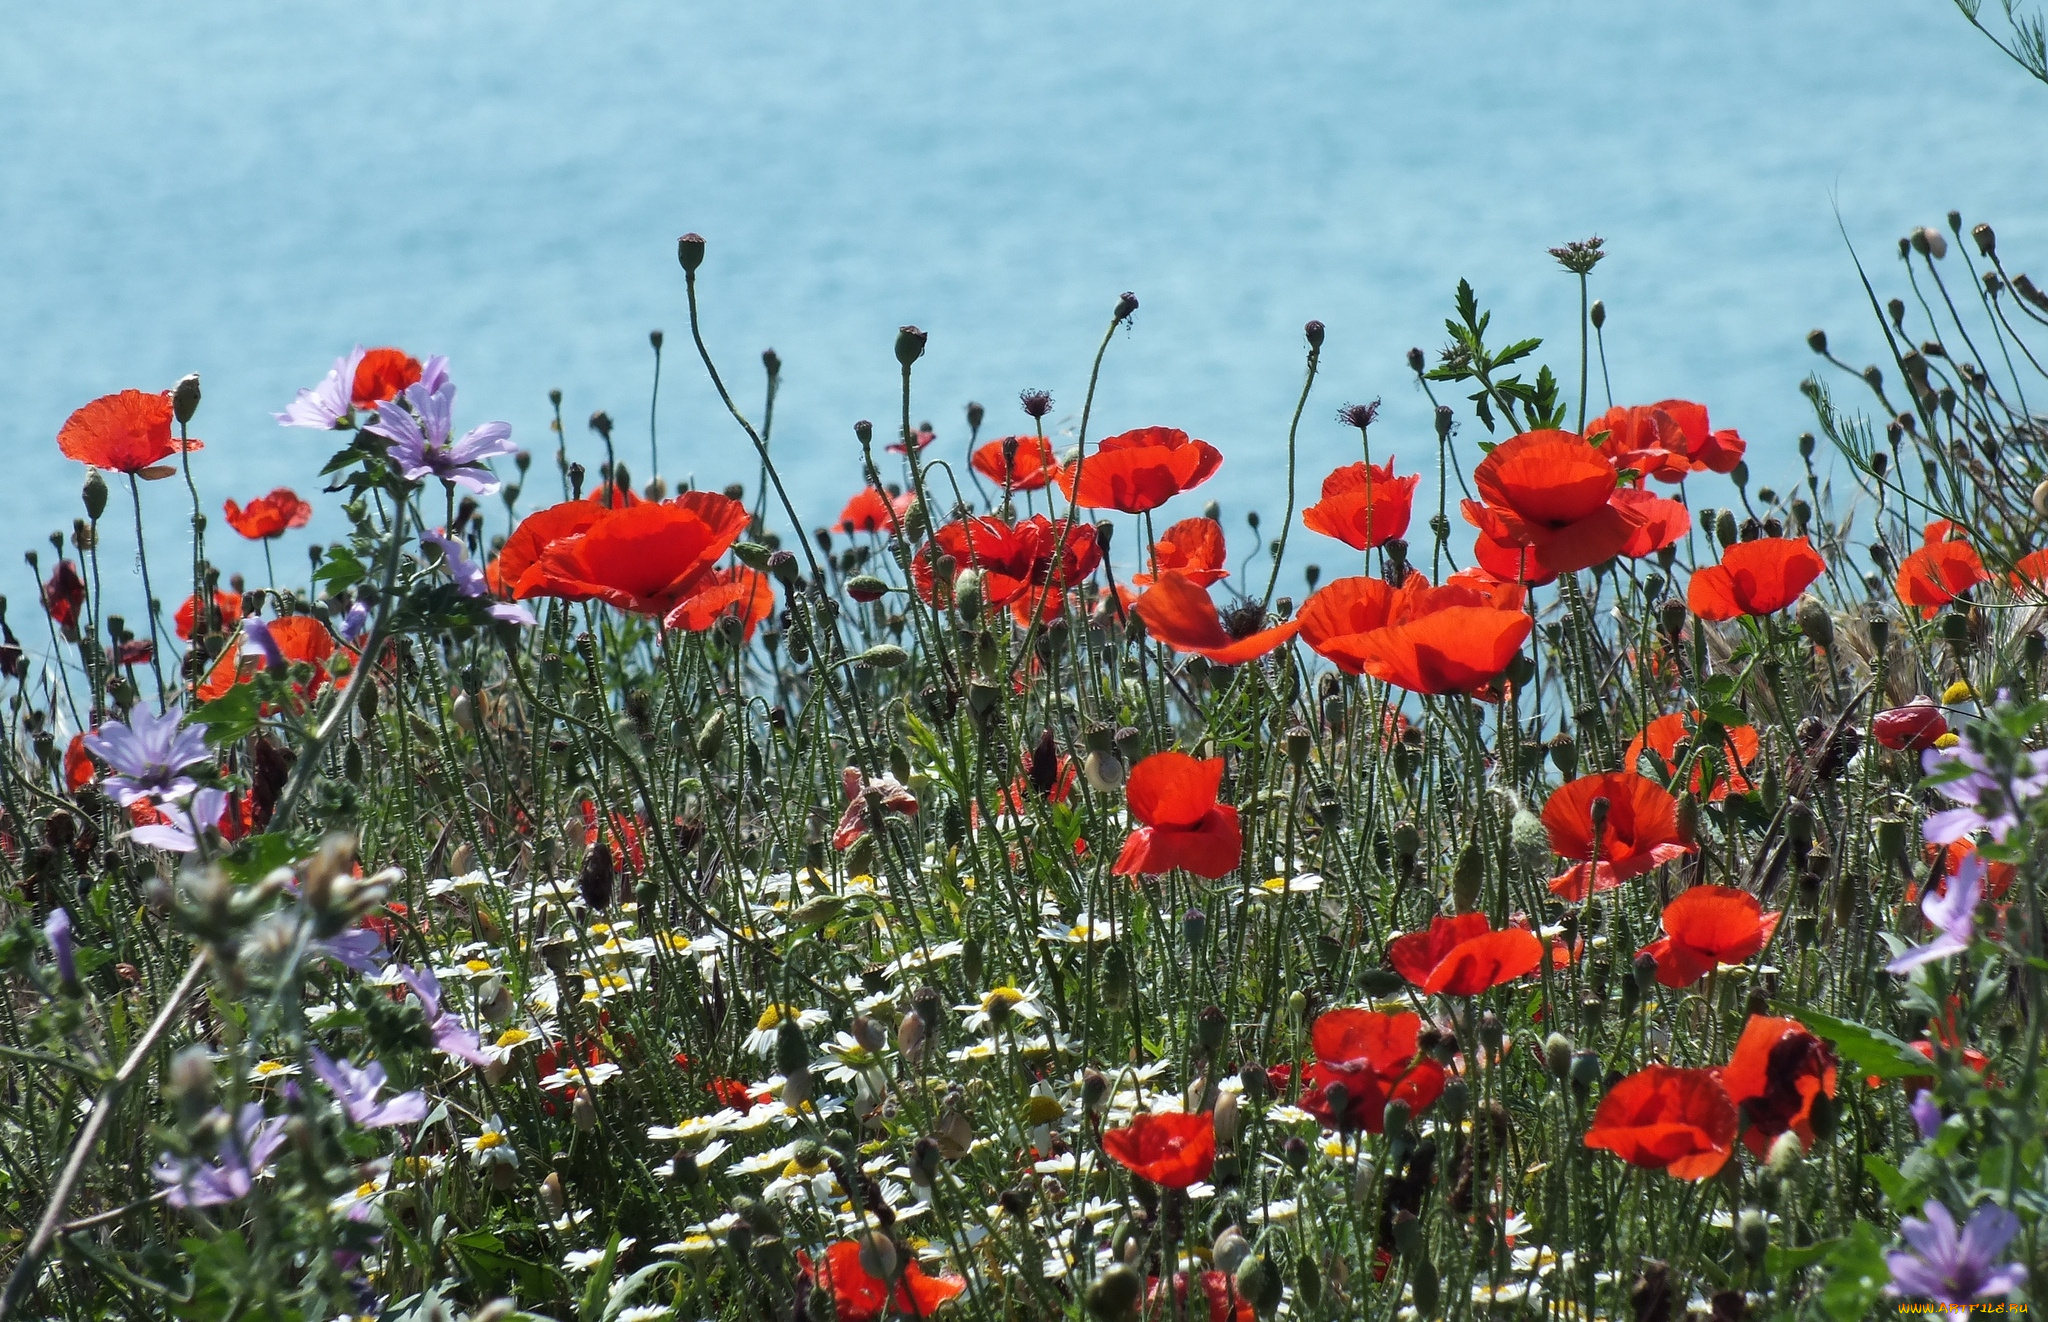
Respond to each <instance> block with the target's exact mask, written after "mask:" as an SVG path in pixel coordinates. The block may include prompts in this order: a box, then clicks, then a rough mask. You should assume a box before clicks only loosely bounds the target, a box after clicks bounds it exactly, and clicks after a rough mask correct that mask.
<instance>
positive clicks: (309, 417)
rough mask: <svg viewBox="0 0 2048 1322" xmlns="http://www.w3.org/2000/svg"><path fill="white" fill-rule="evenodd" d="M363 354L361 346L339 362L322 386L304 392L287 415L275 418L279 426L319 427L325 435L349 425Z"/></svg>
mask: <svg viewBox="0 0 2048 1322" xmlns="http://www.w3.org/2000/svg"><path fill="white" fill-rule="evenodd" d="M363 353H364V349H363V346H362V345H360V344H358V345H357V346H356V347H355V349H354V350H353V351H351V352H350V353H349V355H348V356H347V357H346V358H337V359H335V360H334V367H333V368H332V369H331V370H330V371H329V372H328V373H327V375H326V376H325V377H324V378H322V379H321V382H320V384H319V385H317V386H314V387H313V388H312V389H311V390H301V391H300V392H299V395H298V398H297V399H294V400H293V401H292V402H291V403H289V404H287V405H285V406H284V412H282V413H278V414H274V415H273V416H274V417H276V419H277V422H278V425H279V426H281V427H317V428H319V429H320V430H321V431H333V430H334V429H335V428H337V427H341V426H344V425H346V424H347V422H348V419H349V415H350V414H351V413H353V412H354V411H355V404H354V395H355V384H356V368H357V367H358V366H359V365H361V363H362V361H363Z"/></svg>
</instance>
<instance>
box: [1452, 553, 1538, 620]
mask: <svg viewBox="0 0 2048 1322" xmlns="http://www.w3.org/2000/svg"><path fill="white" fill-rule="evenodd" d="M1444 586H1445V587H1447V588H1470V589H1471V590H1472V591H1474V592H1477V593H1478V594H1479V595H1480V596H1481V597H1483V598H1485V599H1486V604H1487V605H1489V606H1491V607H1493V608H1494V609H1495V610H1504V611H1518V610H1525V609H1527V608H1528V605H1529V588H1530V587H1531V586H1532V585H1530V584H1525V583H1518V582H1516V581H1515V580H1514V579H1512V578H1502V577H1501V576H1500V575H1498V574H1495V573H1493V572H1492V571H1491V570H1489V569H1487V567H1486V566H1485V565H1483V564H1482V565H1471V566H1468V567H1467V568H1464V569H1460V570H1459V571H1458V572H1457V573H1455V574H1453V575H1451V576H1450V577H1449V578H1447V579H1445V580H1444Z"/></svg>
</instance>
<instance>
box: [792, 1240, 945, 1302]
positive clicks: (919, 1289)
mask: <svg viewBox="0 0 2048 1322" xmlns="http://www.w3.org/2000/svg"><path fill="white" fill-rule="evenodd" d="M896 1254H897V1257H898V1261H899V1262H900V1264H901V1265H900V1267H899V1268H898V1271H897V1274H896V1278H895V1282H894V1284H895V1290H894V1292H893V1293H892V1292H891V1290H890V1284H891V1283H890V1282H889V1281H885V1280H883V1279H881V1278H880V1277H878V1276H875V1275H873V1274H872V1273H870V1272H869V1271H868V1269H867V1268H866V1267H864V1266H862V1265H861V1261H860V1255H861V1246H860V1245H859V1244H858V1243H857V1242H855V1241H853V1240H850V1239H842V1240H840V1241H839V1242H838V1243H836V1244H834V1245H832V1246H831V1247H830V1248H828V1249H826V1250H825V1260H824V1261H823V1262H821V1263H815V1264H814V1263H813V1262H812V1261H811V1258H810V1255H809V1254H806V1253H799V1254H798V1255H797V1265H798V1266H799V1268H801V1270H802V1272H803V1274H804V1276H805V1278H806V1279H808V1280H810V1281H812V1282H814V1283H815V1285H816V1288H817V1289H820V1290H823V1291H824V1292H825V1293H826V1294H828V1295H830V1296H831V1297H832V1316H833V1317H834V1318H836V1319H838V1322H883V1319H884V1318H889V1317H897V1316H902V1317H916V1318H926V1317H930V1316H931V1315H932V1314H933V1313H935V1312H937V1311H938V1309H939V1306H940V1305H942V1304H944V1303H945V1302H946V1301H947V1300H949V1299H952V1298H953V1297H954V1296H956V1295H958V1294H959V1293H960V1292H961V1291H962V1290H965V1289H966V1288H967V1282H966V1281H964V1280H961V1279H960V1278H959V1277H957V1276H930V1275H927V1274H926V1273H925V1269H924V1267H923V1266H922V1265H921V1264H920V1263H919V1262H918V1260H917V1258H916V1256H915V1255H913V1254H911V1253H910V1252H909V1251H908V1250H905V1249H901V1248H899V1249H897V1250H896Z"/></svg>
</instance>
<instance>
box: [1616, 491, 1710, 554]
mask: <svg viewBox="0 0 2048 1322" xmlns="http://www.w3.org/2000/svg"><path fill="white" fill-rule="evenodd" d="M1614 503H1615V504H1616V505H1619V506H1621V507H1622V508H1623V509H1625V510H1627V511H1628V512H1629V513H1631V514H1633V515H1635V516H1636V517H1637V518H1639V519H1641V520H1642V525H1641V526H1640V527H1638V528H1637V529H1636V530H1635V531H1634V532H1633V533H1630V534H1629V539H1628V540H1627V541H1626V542H1623V543H1622V546H1621V553H1622V554H1623V555H1625V556H1627V557H1628V558H1629V559H1631V560H1640V559H1642V558H1643V557H1644V556H1646V555H1655V554H1657V552H1659V551H1661V550H1663V549H1664V548H1665V547H1667V546H1673V545H1676V544H1677V542H1678V539H1679V538H1681V537H1683V536H1685V534H1686V530H1687V529H1689V528H1691V527H1692V516H1691V514H1690V513H1688V512H1687V510H1686V508H1685V506H1683V505H1681V504H1679V503H1678V502H1677V501H1675V500H1670V499H1667V498H1666V497H1664V496H1659V495H1657V494H1656V493H1654V492H1650V491H1644V490H1641V489H1640V488H1637V487H1623V488H1622V489H1621V490H1619V491H1617V492H1615V493H1614Z"/></svg>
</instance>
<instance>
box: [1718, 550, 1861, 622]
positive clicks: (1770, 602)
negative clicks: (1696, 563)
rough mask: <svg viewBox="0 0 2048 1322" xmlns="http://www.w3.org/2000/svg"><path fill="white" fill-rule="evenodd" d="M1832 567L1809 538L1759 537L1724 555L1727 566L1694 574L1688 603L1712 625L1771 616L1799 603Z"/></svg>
mask: <svg viewBox="0 0 2048 1322" xmlns="http://www.w3.org/2000/svg"><path fill="white" fill-rule="evenodd" d="M1827 567H1828V562H1827V561H1825V560H1823V559H1821V558H1820V552H1818V551H1816V550H1814V549H1813V544H1812V543H1811V542H1809V541H1807V540H1806V539H1805V538H1804V537H1759V538H1757V539H1756V540H1755V541H1753V542H1737V543H1736V544H1735V545H1733V546H1731V547H1729V548H1727V549H1726V550H1725V551H1723V552H1721V563H1720V564H1718V565H1708V566H1706V567H1705V568H1702V569H1696V570H1694V571H1693V575H1692V582H1691V583H1690V584H1689V585H1688V586H1687V588H1686V592H1685V604H1686V607H1687V609H1689V610H1691V611H1692V613H1693V614H1695V615H1697V616H1699V617H1701V618H1702V619H1708V620H1732V619H1734V618H1735V617H1736V616H1738V615H1770V614H1772V613H1774V612H1776V611H1781V610H1783V609H1785V608H1786V607H1787V606H1790V605H1791V604H1792V603H1793V602H1795V601H1797V600H1799V594H1800V593H1802V592H1804V591H1806V589H1807V585H1808V584H1810V583H1812V582H1813V581H1814V580H1815V579H1817V578H1819V577H1820V576H1821V575H1822V574H1824V573H1826V572H1827Z"/></svg>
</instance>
